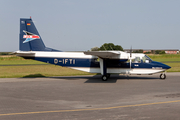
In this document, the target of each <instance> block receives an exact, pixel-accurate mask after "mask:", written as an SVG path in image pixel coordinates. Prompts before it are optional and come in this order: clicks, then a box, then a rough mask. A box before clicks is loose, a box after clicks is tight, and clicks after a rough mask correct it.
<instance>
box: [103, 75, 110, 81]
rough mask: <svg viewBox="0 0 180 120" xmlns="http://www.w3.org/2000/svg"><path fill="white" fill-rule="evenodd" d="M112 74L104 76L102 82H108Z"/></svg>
mask: <svg viewBox="0 0 180 120" xmlns="http://www.w3.org/2000/svg"><path fill="white" fill-rule="evenodd" d="M110 75H111V74H106V75H102V80H103V81H107V80H108V78H109V77H110Z"/></svg>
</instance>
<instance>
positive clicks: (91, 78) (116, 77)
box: [50, 75, 160, 83]
mask: <svg viewBox="0 0 180 120" xmlns="http://www.w3.org/2000/svg"><path fill="white" fill-rule="evenodd" d="M50 78H55V79H66V80H79V79H87V80H86V81H85V82H84V83H116V82H117V81H118V80H155V79H156V80H160V79H159V78H158V77H155V76H126V75H112V76H111V77H110V78H109V79H108V80H107V81H102V80H101V75H94V76H62V77H61V76H59V77H50Z"/></svg>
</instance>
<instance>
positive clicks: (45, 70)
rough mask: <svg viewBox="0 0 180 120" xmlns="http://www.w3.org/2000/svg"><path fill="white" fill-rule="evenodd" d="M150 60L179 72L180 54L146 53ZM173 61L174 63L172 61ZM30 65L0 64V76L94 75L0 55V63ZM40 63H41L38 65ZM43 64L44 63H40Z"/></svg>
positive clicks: (170, 70)
mask: <svg viewBox="0 0 180 120" xmlns="http://www.w3.org/2000/svg"><path fill="white" fill-rule="evenodd" d="M148 56H149V57H150V58H151V59H152V60H154V61H158V62H163V63H165V64H167V65H169V66H171V67H172V68H171V69H169V70H167V72H180V62H177V61H180V55H179V54H178V55H148ZM174 61H175V63H173V62H174ZM27 64H28V65H32V64H35V65H32V66H0V78H14V77H15V78H21V77H49V76H74V75H94V74H91V73H87V72H82V71H78V70H73V69H70V68H66V67H61V66H55V65H50V64H47V63H43V62H39V61H35V60H25V59H23V58H21V57H16V56H9V57H4V56H0V65H27ZM38 64H41V65H38ZM42 64H44V65H42Z"/></svg>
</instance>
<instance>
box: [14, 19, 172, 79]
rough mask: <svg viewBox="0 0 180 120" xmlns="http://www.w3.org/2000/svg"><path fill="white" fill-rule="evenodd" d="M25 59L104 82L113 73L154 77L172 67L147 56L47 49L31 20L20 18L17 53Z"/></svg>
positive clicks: (163, 75)
mask: <svg viewBox="0 0 180 120" xmlns="http://www.w3.org/2000/svg"><path fill="white" fill-rule="evenodd" d="M14 53H15V54H16V55H17V56H20V57H23V58H25V59H33V60H37V61H42V62H46V63H50V64H55V65H59V66H64V67H69V68H72V69H75V70H80V71H85V72H89V73H101V75H102V80H103V81H107V80H108V78H109V77H110V75H111V74H126V75H133V74H135V75H152V74H155V73H161V74H160V79H165V78H166V74H165V71H166V70H167V69H170V68H171V67H170V66H168V65H165V64H163V63H160V62H156V61H153V60H152V59H151V58H149V57H148V56H147V55H145V54H143V53H132V51H131V52H130V53H127V52H123V51H114V50H111V51H85V52H63V51H60V50H56V49H52V48H48V47H46V46H45V44H44V42H43V41H42V38H41V36H40V34H39V33H38V31H37V29H36V27H35V25H34V23H33V21H32V19H31V17H30V18H20V34H19V50H18V51H15V52H14Z"/></svg>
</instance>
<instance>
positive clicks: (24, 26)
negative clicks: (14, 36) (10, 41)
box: [19, 18, 46, 51]
mask: <svg viewBox="0 0 180 120" xmlns="http://www.w3.org/2000/svg"><path fill="white" fill-rule="evenodd" d="M19 43H20V45H19V46H20V47H19V49H20V50H21V51H46V47H45V45H44V43H43V41H42V39H41V36H40V35H39V33H38V31H37V29H36V27H35V25H34V23H33V21H32V19H31V18H30V19H27V18H21V19H20V35H19Z"/></svg>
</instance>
